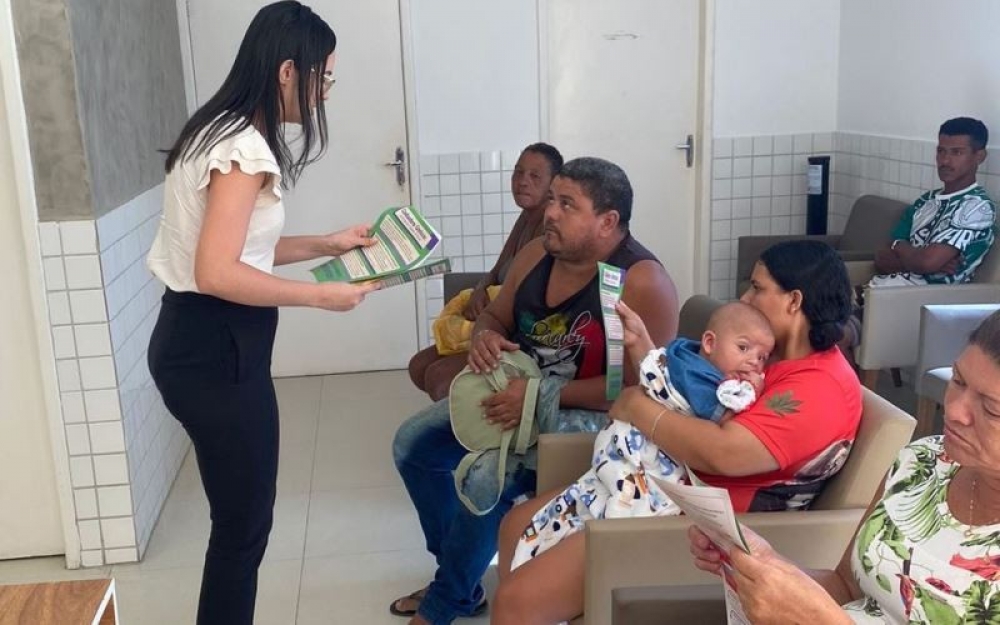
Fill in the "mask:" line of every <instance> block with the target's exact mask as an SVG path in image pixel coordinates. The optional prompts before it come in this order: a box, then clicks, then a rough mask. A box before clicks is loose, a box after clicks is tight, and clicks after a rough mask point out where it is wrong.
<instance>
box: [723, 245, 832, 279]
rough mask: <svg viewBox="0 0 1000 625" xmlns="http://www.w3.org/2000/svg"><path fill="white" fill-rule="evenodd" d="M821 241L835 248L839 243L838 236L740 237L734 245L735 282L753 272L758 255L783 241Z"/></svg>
mask: <svg viewBox="0 0 1000 625" xmlns="http://www.w3.org/2000/svg"><path fill="white" fill-rule="evenodd" d="M801 240H809V241H823V242H825V243H829V244H830V246H831V247H834V248H836V247H837V244H838V243H840V235H839V234H772V235H756V236H749V237H740V238H739V242H738V243H737V244H736V282H737V283H739V282H740V281H741V280H747V279H749V278H750V273H751V272H752V271H753V265H754V263H756V262H757V261H758V260H760V255H761V254H762V253H763V252H764V250H766V249H767V248H769V247H771V246H772V245H774V244H775V243H781V242H783V241H801Z"/></svg>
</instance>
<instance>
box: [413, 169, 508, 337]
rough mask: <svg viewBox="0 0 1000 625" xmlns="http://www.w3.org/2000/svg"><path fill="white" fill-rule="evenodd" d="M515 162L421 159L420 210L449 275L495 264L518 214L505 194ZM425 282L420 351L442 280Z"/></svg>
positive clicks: (437, 308) (435, 311) (439, 297)
mask: <svg viewBox="0 0 1000 625" xmlns="http://www.w3.org/2000/svg"><path fill="white" fill-rule="evenodd" d="M518 156H520V150H494V151H490V152H463V153H460V154H427V155H423V156H421V159H420V175H421V181H420V182H421V185H420V186H421V195H422V197H421V203H420V210H421V212H422V213H423V214H424V216H425V217H427V219H428V220H429V221H430V222H431V224H432V225H433V226H434V227H435V228H436V229H437V230H438V232H440V233H441V235H442V239H443V240H442V242H441V247H440V250H441V251H440V252H438V253H439V254H441V255H443V256H447V257H448V258H450V259H451V268H452V271H455V272H461V271H488V270H489V269H490V268H492V267H493V263H494V262H496V259H497V257H498V256H499V255H500V250H501V248H503V243H504V241H505V240H506V239H507V235H508V234H509V233H510V230H511V228H512V227H513V226H514V222H515V221H516V220H517V217H518V215H519V214H520V210H521V209H520V208H518V206H517V205H516V204H515V203H514V198H513V197H512V196H511V194H510V174H511V171H513V169H514V164H515V163H516V162H517V158H518ZM426 282H427V284H426V287H425V289H426V297H425V301H424V303H423V304H424V305H423V306H421V307H420V310H419V313H418V314H419V315H420V319H419V322H420V323H419V326H418V327H419V328H420V337H419V338H420V344H421V346H426V345H430V344H431V342H432V338H433V337H432V335H431V331H430V326H431V323H432V322H433V321H434V319H435V318H436V317H437V316H438V314H439V313H440V312H441V308H442V307H443V306H444V301H443V295H442V286H441V285H442V280H441V279H440V278H431V279H430V280H427V281H426Z"/></svg>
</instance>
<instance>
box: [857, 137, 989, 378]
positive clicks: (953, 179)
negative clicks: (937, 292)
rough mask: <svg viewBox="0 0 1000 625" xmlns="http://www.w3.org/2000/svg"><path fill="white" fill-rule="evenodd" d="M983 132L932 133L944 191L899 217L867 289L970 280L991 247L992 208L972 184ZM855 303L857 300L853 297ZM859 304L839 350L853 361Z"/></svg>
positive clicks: (926, 197)
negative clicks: (936, 134) (842, 350)
mask: <svg viewBox="0 0 1000 625" xmlns="http://www.w3.org/2000/svg"><path fill="white" fill-rule="evenodd" d="M988 140H989V132H988V131H987V130H986V126H985V125H984V124H983V122H981V121H979V120H977V119H971V118H969V117H957V118H955V119H950V120H948V121H946V122H945V123H944V124H942V125H941V130H940V131H939V134H938V147H937V170H938V177H939V178H940V179H941V182H943V183H944V187H943V188H940V189H935V190H933V191H928V192H927V193H924V194H923V195H921V196H920V197H919V198H917V201H916V202H914V203H913V204H912V205H910V206H909V207H908V208H907V209H906V211H905V212H904V213H903V217H902V218H901V219H900V221H899V223H898V224H897V225H896V228H895V229H894V230H893V233H892V236H893V241H892V244H891V245H889V246H888V247H886V248H884V249H881V250H879V251H878V253H877V254H876V255H875V270H876V271H877V272H878V275H876V276H875V277H874V278H872V279H871V281H870V282H869V283H868V285H869V286H871V287H886V286H905V285H913V284H917V285H920V284H960V283H962V282H968V281H969V280H971V279H972V275H973V273H975V271H976V267H978V266H979V264H980V263H981V262H982V261H983V257H985V256H986V252H988V251H989V249H990V246H992V245H993V237H994V220H995V218H996V207H995V206H994V204H993V200H991V199H990V198H989V196H988V195H987V194H986V189H984V188H983V187H982V186H980V185H979V184H978V183H977V182H976V172H977V170H978V168H979V165H981V164H982V162H983V161H984V160H985V159H986V143H987V142H988ZM859 300H860V297H859ZM863 305H864V302H861V301H859V302H858V305H857V306H856V307H855V311H854V314H853V315H852V317H851V320H850V321H849V322H848V324H847V327H846V328H845V332H844V341H843V342H842V343H841V347H842V348H844V351H845V353H847V355H848V356H849V357H850V360H851V361H852V362H853V352H854V348H856V347H857V346H858V345H859V344H860V342H861V318H862V312H863V308H862V307H863Z"/></svg>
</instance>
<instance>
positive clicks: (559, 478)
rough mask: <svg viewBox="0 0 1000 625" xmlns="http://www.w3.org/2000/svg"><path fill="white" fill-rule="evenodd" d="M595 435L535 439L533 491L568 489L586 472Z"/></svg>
mask: <svg viewBox="0 0 1000 625" xmlns="http://www.w3.org/2000/svg"><path fill="white" fill-rule="evenodd" d="M595 438H597V434H596V433H595V432H566V433H560V434H542V435H540V436H539V437H538V479H537V481H536V491H537V492H539V493H544V492H546V491H549V490H553V489H556V488H563V487H564V486H569V485H570V484H572V483H573V482H575V481H576V480H578V479H579V478H580V476H581V475H583V474H584V473H586V472H587V470H588V469H590V463H591V458H592V457H593V455H594V439H595Z"/></svg>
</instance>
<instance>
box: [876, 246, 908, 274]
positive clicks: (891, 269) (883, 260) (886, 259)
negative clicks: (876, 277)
mask: <svg viewBox="0 0 1000 625" xmlns="http://www.w3.org/2000/svg"><path fill="white" fill-rule="evenodd" d="M875 270H876V271H877V272H879V273H880V274H888V273H900V272H902V271H903V263H902V261H901V260H900V259H899V256H897V255H896V252H894V251H893V250H890V249H889V248H885V249H881V250H878V251H877V252H875Z"/></svg>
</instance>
